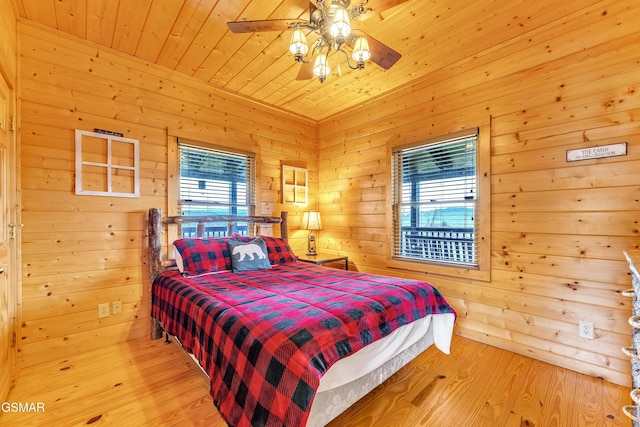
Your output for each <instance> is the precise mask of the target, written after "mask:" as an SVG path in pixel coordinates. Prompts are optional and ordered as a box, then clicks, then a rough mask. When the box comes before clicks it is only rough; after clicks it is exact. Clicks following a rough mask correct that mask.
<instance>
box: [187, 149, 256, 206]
mask: <svg viewBox="0 0 640 427" xmlns="http://www.w3.org/2000/svg"><path fill="white" fill-rule="evenodd" d="M179 152H180V157H179V169H180V182H179V198H180V200H179V203H180V210H181V213H182V215H195V216H203V215H250V214H251V212H252V207H253V205H254V204H255V175H256V174H255V169H256V162H255V157H254V156H253V155H248V154H238V153H231V152H227V151H221V150H217V149H213V148H205V147H199V146H195V145H189V144H185V143H183V142H180V144H179Z"/></svg>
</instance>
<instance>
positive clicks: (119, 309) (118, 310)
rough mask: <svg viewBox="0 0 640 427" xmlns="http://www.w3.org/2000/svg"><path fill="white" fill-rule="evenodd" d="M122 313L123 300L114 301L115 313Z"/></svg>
mask: <svg viewBox="0 0 640 427" xmlns="http://www.w3.org/2000/svg"><path fill="white" fill-rule="evenodd" d="M120 313H122V301H114V302H113V314H120Z"/></svg>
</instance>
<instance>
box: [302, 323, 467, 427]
mask: <svg viewBox="0 0 640 427" xmlns="http://www.w3.org/2000/svg"><path fill="white" fill-rule="evenodd" d="M454 322H455V316H454V315H453V314H452V313H445V314H437V315H432V316H427V317H425V318H423V319H420V320H418V321H416V322H413V323H410V324H408V325H404V326H402V327H401V328H398V329H397V330H395V331H394V332H393V333H391V334H390V335H388V336H386V337H385V338H383V339H381V340H379V341H376V342H375V343H373V344H370V345H368V346H366V347H364V348H363V349H361V350H360V351H358V352H357V353H355V354H353V355H351V356H349V357H347V358H345V359H342V360H340V361H338V362H337V363H335V364H334V365H333V366H331V368H330V369H329V370H328V371H327V373H326V374H325V375H324V376H323V377H322V379H321V380H320V387H319V388H318V392H317V394H316V396H315V398H314V400H313V404H312V405H311V412H310V415H309V420H308V421H307V427H322V426H324V425H326V424H328V423H329V422H330V421H331V420H333V419H334V418H336V417H337V416H338V415H340V414H341V413H342V412H344V411H345V410H346V409H347V408H349V407H350V406H351V405H353V404H354V403H355V402H357V401H358V400H360V399H361V398H362V397H363V396H365V395H366V394H367V393H369V392H370V391H371V390H373V389H374V388H376V387H377V386H379V385H380V384H382V383H383V382H384V381H385V380H386V379H387V378H389V377H390V376H392V375H393V374H395V373H396V372H398V371H399V370H400V369H401V368H402V367H403V366H405V365H406V364H407V363H409V362H410V361H411V360H413V359H414V358H416V357H417V356H418V355H419V354H420V353H422V352H423V351H425V350H426V349H427V348H429V347H430V346H431V345H432V344H435V345H436V347H437V348H438V349H439V350H440V351H442V352H443V353H446V354H449V351H450V346H451V338H452V336H453V325H454Z"/></svg>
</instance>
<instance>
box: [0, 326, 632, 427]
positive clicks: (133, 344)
mask: <svg viewBox="0 0 640 427" xmlns="http://www.w3.org/2000/svg"><path fill="white" fill-rule="evenodd" d="M8 401H9V402H29V403H38V402H42V403H44V412H35V413H9V412H5V413H2V414H0V425H2V426H5V425H7V426H28V425H32V426H40V425H42V426H45V425H46V426H80V425H84V426H86V425H87V424H89V425H93V426H101V425H114V426H147V425H148V426H190V425H193V426H196V425H197V426H210V427H225V426H226V425H225V424H224V422H222V420H221V419H220V417H219V416H218V415H217V413H216V410H215V408H214V406H213V404H212V402H211V398H210V397H209V391H208V385H207V383H206V380H205V379H204V378H203V377H202V376H201V374H200V372H199V370H198V369H197V368H196V367H195V366H194V365H193V362H191V361H190V360H189V359H188V357H187V356H186V355H185V354H184V353H183V352H182V350H181V349H179V348H178V347H177V345H176V344H170V345H165V344H163V341H162V340H159V341H151V340H147V339H141V340H135V341H130V342H127V343H124V344H120V345H117V346H111V347H107V348H105V349H104V350H101V351H97V352H91V353H85V354H81V355H78V356H74V357H70V358H68V359H67V360H62V361H59V362H52V363H46V364H42V365H40V366H37V367H35V368H32V369H29V370H27V371H26V372H22V374H21V376H20V378H19V379H18V384H17V386H15V387H14V388H13V390H12V391H11V393H10V395H9V399H8ZM630 402H631V400H630V398H629V389H628V388H625V387H621V386H617V385H614V384H610V383H606V382H604V381H602V380H599V379H596V378H592V377H587V376H584V375H580V374H577V373H575V372H572V371H569V370H566V369H562V368H557V367H554V366H551V365H549V364H546V363H542V362H539V361H535V360H533V359H530V358H527V357H523V356H520V355H517V354H513V353H510V352H507V351H504V350H499V349H496V348H494V347H491V346H487V345H483V344H480V343H477V342H475V341H471V340H468V339H465V338H460V337H454V341H453V344H452V352H451V355H448V356H447V355H443V354H442V353H440V352H439V351H438V350H436V349H435V348H430V349H429V350H427V351H426V352H425V353H423V354H422V355H421V356H419V357H418V358H417V359H416V360H414V361H413V362H412V363H411V364H409V365H408V366H406V367H405V368H403V369H402V370H401V371H400V372H398V373H397V374H396V375H394V376H393V377H392V378H390V379H389V380H388V381H387V382H385V383H384V384H382V385H381V386H380V387H378V388H377V389H376V390H374V391H373V392H372V393H370V394H369V395H368V396H366V397H365V398H364V399H362V400H361V401H360V402H358V404H356V405H355V406H354V407H352V408H351V409H349V411H347V412H346V413H344V414H342V416H340V417H339V418H338V419H336V420H334V422H332V423H331V427H343V426H376V427H386V426H388V427H396V426H398V427H400V426H403V427H404V426H412V427H413V426H439V427H441V426H444V427H446V426H456V427H457V426H491V427H496V426H519V427H524V426H527V427H550V426H558V427H571V426H576V427H578V426H579V427H583V426H630V425H631V423H630V422H629V421H628V420H626V419H625V417H624V415H622V413H621V410H620V408H621V407H622V406H623V405H626V404H629V403H630Z"/></svg>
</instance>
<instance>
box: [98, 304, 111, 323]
mask: <svg viewBox="0 0 640 427" xmlns="http://www.w3.org/2000/svg"><path fill="white" fill-rule="evenodd" d="M103 317H109V303H108V302H105V303H104V304H98V318H100V319H102V318H103Z"/></svg>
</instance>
